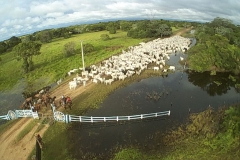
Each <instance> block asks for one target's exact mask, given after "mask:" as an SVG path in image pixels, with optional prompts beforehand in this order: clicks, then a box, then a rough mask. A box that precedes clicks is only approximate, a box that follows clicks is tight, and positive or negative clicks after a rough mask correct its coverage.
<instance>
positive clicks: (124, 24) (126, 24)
mask: <svg viewBox="0 0 240 160" xmlns="http://www.w3.org/2000/svg"><path fill="white" fill-rule="evenodd" d="M131 28H132V23H131V22H128V21H121V22H120V29H121V30H123V31H129V30H130V29H131Z"/></svg>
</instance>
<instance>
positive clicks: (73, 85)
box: [69, 81, 77, 89]
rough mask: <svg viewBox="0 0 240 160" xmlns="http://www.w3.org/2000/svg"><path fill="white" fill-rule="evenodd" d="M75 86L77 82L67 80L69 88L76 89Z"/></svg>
mask: <svg viewBox="0 0 240 160" xmlns="http://www.w3.org/2000/svg"><path fill="white" fill-rule="evenodd" d="M76 87H77V82H76V81H70V82H69V88H70V89H76Z"/></svg>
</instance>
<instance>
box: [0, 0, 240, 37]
mask: <svg viewBox="0 0 240 160" xmlns="http://www.w3.org/2000/svg"><path fill="white" fill-rule="evenodd" d="M0 15H1V16H0V41H2V40H5V39H8V38H10V37H11V36H19V35H23V34H27V33H33V32H34V31H39V30H42V29H46V28H55V27H60V26H63V25H65V26H66V25H68V24H73V23H76V24H77V23H79V24H80V23H87V22H91V21H95V20H100V21H101V20H104V19H126V18H142V19H179V20H191V21H200V22H206V21H211V20H213V19H214V18H215V17H224V18H228V19H231V20H232V21H233V23H235V24H240V0H0Z"/></svg>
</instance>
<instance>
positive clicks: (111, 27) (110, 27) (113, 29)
mask: <svg viewBox="0 0 240 160" xmlns="http://www.w3.org/2000/svg"><path fill="white" fill-rule="evenodd" d="M118 28H119V24H118V23H117V22H108V24H107V26H106V29H107V31H109V33H110V34H115V33H116V32H117V29H118Z"/></svg>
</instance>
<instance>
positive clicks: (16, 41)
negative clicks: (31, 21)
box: [7, 36, 21, 49]
mask: <svg viewBox="0 0 240 160" xmlns="http://www.w3.org/2000/svg"><path fill="white" fill-rule="evenodd" d="M19 43H21V39H20V38H18V37H15V36H12V37H11V38H10V39H9V40H8V42H7V45H8V49H11V48H13V47H14V46H16V45H18V44H19Z"/></svg>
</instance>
